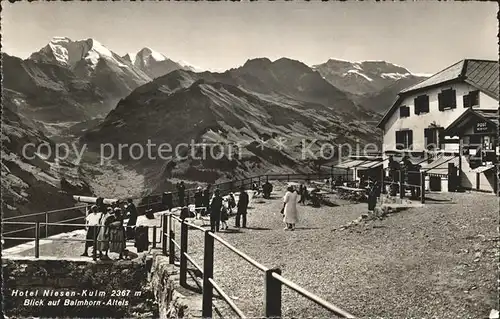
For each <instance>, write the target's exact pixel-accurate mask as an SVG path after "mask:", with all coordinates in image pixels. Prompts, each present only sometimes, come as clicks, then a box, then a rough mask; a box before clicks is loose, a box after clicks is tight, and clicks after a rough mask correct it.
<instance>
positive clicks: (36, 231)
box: [35, 222, 40, 258]
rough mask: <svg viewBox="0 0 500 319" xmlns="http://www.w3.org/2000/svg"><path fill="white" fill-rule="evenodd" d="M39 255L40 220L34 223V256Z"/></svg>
mask: <svg viewBox="0 0 500 319" xmlns="http://www.w3.org/2000/svg"><path fill="white" fill-rule="evenodd" d="M38 257H40V222H36V223H35V258H38Z"/></svg>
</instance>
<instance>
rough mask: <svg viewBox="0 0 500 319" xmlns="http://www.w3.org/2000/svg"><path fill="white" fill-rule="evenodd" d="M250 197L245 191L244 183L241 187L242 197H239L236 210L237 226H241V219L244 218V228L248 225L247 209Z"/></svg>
mask: <svg viewBox="0 0 500 319" xmlns="http://www.w3.org/2000/svg"><path fill="white" fill-rule="evenodd" d="M249 202H250V199H249V197H248V193H247V192H246V191H245V187H244V186H243V185H242V186H241V187H240V198H239V199H238V204H237V211H236V228H239V227H240V225H241V224H240V219H241V218H243V228H246V227H247V210H248V204H249Z"/></svg>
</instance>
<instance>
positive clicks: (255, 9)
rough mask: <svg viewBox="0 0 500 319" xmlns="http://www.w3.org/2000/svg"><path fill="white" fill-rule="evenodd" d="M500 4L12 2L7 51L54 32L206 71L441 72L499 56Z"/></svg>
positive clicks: (6, 15)
mask: <svg viewBox="0 0 500 319" xmlns="http://www.w3.org/2000/svg"><path fill="white" fill-rule="evenodd" d="M497 11H498V5H497V4H496V3H495V2H486V3H484V2H474V1H470V2H446V3H439V2H435V1H429V2H427V1H420V2H408V1H405V2H395V3H366V2H364V3H362V2H354V1H348V2H344V3H341V2H326V3H322V2H309V3H308V2H302V1H301V2H298V1H295V2H286V3H285V2H268V1H259V2H252V3H250V2H244V3H232V2H220V3H216V2H205V3H201V2H123V3H121V2H95V1H92V2H80V1H78V2H60V1H57V2H49V3H47V2H41V3H28V2H26V1H23V2H18V3H15V4H11V3H8V2H3V10H2V33H3V37H2V46H3V48H2V50H3V51H4V52H7V53H9V54H12V55H15V56H18V57H22V58H26V57H28V56H29V55H30V54H31V53H32V52H34V51H37V50H39V49H40V48H42V47H43V46H45V45H46V44H47V43H48V42H49V41H50V39H51V38H52V37H53V36H67V37H69V38H71V39H73V40H79V39H87V38H94V39H96V40H98V41H99V42H101V43H102V44H103V45H105V46H106V47H107V48H108V49H110V50H112V51H114V52H116V53H118V54H120V55H124V54H125V53H129V52H132V53H135V52H137V51H138V50H140V49H141V48H143V47H150V48H152V49H154V50H156V51H158V52H161V53H163V54H164V55H166V56H167V57H169V58H171V59H173V60H183V61H186V62H188V63H190V64H192V65H194V66H197V67H200V68H202V69H211V70H219V71H220V70H225V69H228V68H231V67H237V66H239V65H242V64H243V63H244V62H245V61H246V60H247V59H249V58H255V57H268V58H270V59H271V60H275V59H277V58H280V57H289V58H293V59H297V60H300V61H302V62H304V63H306V64H308V65H313V64H318V63H322V62H325V61H326V60H328V59H329V58H339V59H344V60H351V61H360V60H385V61H389V62H393V63H396V64H399V65H402V66H404V67H406V68H408V69H409V70H410V71H412V72H416V73H433V72H436V71H439V70H440V69H442V68H444V67H446V66H448V65H450V64H452V63H454V62H456V61H458V60H461V59H463V58H483V59H495V60H497V59H498V44H497V31H498V22H497V18H496V14H497Z"/></svg>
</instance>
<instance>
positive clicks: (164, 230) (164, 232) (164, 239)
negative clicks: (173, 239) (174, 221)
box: [161, 214, 169, 256]
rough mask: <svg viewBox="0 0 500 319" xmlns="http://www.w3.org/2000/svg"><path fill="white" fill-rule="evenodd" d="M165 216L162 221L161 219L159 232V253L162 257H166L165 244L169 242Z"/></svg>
mask: <svg viewBox="0 0 500 319" xmlns="http://www.w3.org/2000/svg"><path fill="white" fill-rule="evenodd" d="M167 216H168V215H166V214H165V215H163V217H162V218H163V219H162V230H161V238H162V239H161V240H162V242H161V251H162V253H163V256H166V255H167V243H168V242H169V240H168V237H167V236H168V233H167V231H168V227H167V226H168V224H167Z"/></svg>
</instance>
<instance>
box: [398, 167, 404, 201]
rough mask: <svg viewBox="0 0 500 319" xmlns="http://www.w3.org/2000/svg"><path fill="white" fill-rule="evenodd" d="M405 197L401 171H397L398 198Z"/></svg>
mask: <svg viewBox="0 0 500 319" xmlns="http://www.w3.org/2000/svg"><path fill="white" fill-rule="evenodd" d="M404 197H405V185H404V180H403V170H402V169H400V170H399V198H404Z"/></svg>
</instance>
